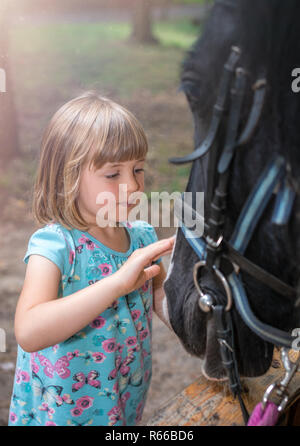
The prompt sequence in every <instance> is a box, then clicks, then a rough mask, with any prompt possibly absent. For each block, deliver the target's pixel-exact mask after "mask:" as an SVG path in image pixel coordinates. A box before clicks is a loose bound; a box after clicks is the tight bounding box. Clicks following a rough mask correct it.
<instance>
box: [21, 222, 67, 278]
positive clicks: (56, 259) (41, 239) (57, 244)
mask: <svg viewBox="0 0 300 446" xmlns="http://www.w3.org/2000/svg"><path fill="white" fill-rule="evenodd" d="M32 254H39V255H41V256H43V257H46V258H47V259H49V260H51V261H52V262H53V263H55V265H57V266H58V268H59V269H60V271H61V274H62V275H63V274H64V271H66V267H67V266H68V257H69V250H68V246H67V241H66V237H65V235H64V233H63V232H62V230H61V229H60V228H59V227H57V226H55V225H46V226H44V227H43V228H41V229H38V230H37V231H36V232H34V233H33V234H32V236H31V237H30V239H29V243H28V248H27V251H26V254H25V257H24V259H23V261H24V262H25V263H26V264H27V263H28V260H29V256H30V255H32Z"/></svg>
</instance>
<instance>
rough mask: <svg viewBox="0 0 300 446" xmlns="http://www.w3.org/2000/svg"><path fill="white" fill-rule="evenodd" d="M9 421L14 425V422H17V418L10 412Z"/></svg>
mask: <svg viewBox="0 0 300 446" xmlns="http://www.w3.org/2000/svg"><path fill="white" fill-rule="evenodd" d="M9 421H11V422H12V423H14V424H15V423H16V421H18V417H17V415H16V414H15V413H14V412H10V415H9Z"/></svg>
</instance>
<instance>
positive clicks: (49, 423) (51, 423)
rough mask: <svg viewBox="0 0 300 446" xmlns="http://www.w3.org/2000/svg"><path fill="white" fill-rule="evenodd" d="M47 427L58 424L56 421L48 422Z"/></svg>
mask: <svg viewBox="0 0 300 446" xmlns="http://www.w3.org/2000/svg"><path fill="white" fill-rule="evenodd" d="M45 426H57V424H56V423H54V421H46V424H45Z"/></svg>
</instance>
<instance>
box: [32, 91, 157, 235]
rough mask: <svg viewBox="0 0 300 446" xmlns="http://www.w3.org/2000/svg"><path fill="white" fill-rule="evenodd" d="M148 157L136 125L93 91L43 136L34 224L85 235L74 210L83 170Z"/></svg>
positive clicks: (76, 101) (66, 110) (71, 105)
mask: <svg viewBox="0 0 300 446" xmlns="http://www.w3.org/2000/svg"><path fill="white" fill-rule="evenodd" d="M147 152H148V143H147V138H146V135H145V133H144V130H143V128H142V126H141V124H140V122H139V121H138V120H137V119H136V118H135V116H134V115H133V114H132V113H131V112H129V111H128V110H126V109H125V108H123V107H122V106H120V105H119V104H117V103H115V102H113V101H111V100H109V99H107V98H105V97H102V96H99V95H98V94H97V93H95V92H93V91H88V92H86V93H84V94H83V95H81V96H79V97H77V98H75V99H72V100H71V101H69V102H67V103H66V104H65V105H63V106H62V107H61V108H60V109H59V110H58V111H57V112H56V113H55V114H54V116H53V117H52V119H51V121H50V123H49V125H48V127H47V129H46V131H45V133H44V136H43V140H42V147H41V156H40V163H39V169H38V173H37V178H36V181H35V188H34V197H33V208H32V209H33V214H34V217H35V219H36V221H37V222H38V223H40V224H48V223H55V222H57V223H60V224H61V225H63V226H65V227H66V228H67V229H71V228H77V229H80V230H82V231H86V230H88V225H87V223H86V222H85V221H84V219H83V217H82V215H81V213H80V211H79V208H78V204H77V198H78V194H79V184H80V177H81V170H82V168H83V166H85V165H86V164H87V163H88V164H90V166H93V167H94V168H95V169H98V168H101V167H102V166H103V165H104V164H105V163H107V162H123V161H129V160H134V159H142V158H146V155H147Z"/></svg>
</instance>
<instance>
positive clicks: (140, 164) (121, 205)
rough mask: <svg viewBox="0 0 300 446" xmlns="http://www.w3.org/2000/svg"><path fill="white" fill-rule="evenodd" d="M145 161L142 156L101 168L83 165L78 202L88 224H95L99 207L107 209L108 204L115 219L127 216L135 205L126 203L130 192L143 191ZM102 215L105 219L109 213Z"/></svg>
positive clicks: (118, 219)
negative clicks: (113, 211)
mask: <svg viewBox="0 0 300 446" xmlns="http://www.w3.org/2000/svg"><path fill="white" fill-rule="evenodd" d="M144 162H145V159H141V160H132V161H123V162H119V163H106V164H105V165H104V166H102V167H101V168H100V169H94V168H93V167H92V168H91V169H89V167H88V166H85V167H84V168H83V171H82V173H81V179H80V185H79V197H78V205H79V209H80V211H81V213H82V215H83V217H84V219H85V220H86V221H87V222H88V223H92V224H93V225H94V224H95V219H96V215H97V213H98V212H99V210H101V208H103V207H105V209H106V210H107V206H110V207H111V206H114V207H115V216H116V221H120V220H123V219H124V217H125V219H126V218H127V216H128V213H129V211H130V210H131V209H132V208H133V207H134V206H136V204H137V203H136V204H128V200H129V197H130V195H131V194H132V193H134V192H144ZM120 185H122V186H120ZM107 192H108V193H110V194H107ZM101 193H102V194H101ZM105 193H106V195H105ZM99 194H100V196H99ZM111 194H113V195H111ZM97 197H98V200H97ZM99 197H100V199H99ZM103 197H104V198H103ZM106 197H107V198H106ZM112 197H113V199H112ZM97 201H98V203H97ZM103 215H104V216H105V218H107V215H108V214H107V213H106V214H103Z"/></svg>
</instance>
